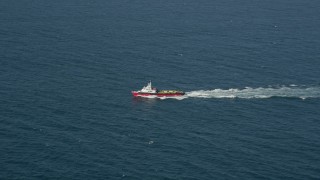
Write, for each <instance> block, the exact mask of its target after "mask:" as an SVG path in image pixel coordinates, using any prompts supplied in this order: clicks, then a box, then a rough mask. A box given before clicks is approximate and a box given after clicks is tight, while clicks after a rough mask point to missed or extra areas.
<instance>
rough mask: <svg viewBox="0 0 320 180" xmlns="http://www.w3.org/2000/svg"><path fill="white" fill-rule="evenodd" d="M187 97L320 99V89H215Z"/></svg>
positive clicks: (190, 93)
mask: <svg viewBox="0 0 320 180" xmlns="http://www.w3.org/2000/svg"><path fill="white" fill-rule="evenodd" d="M186 96H187V97H191V98H243V99H253V98H257V99H265V98H271V97H284V98H301V99H306V98H320V87H309V88H299V87H298V86H297V85H290V87H285V86H283V87H281V88H272V87H268V88H262V87H259V88H251V87H246V88H244V89H234V88H231V89H226V90H224V89H214V90H198V91H190V92H186Z"/></svg>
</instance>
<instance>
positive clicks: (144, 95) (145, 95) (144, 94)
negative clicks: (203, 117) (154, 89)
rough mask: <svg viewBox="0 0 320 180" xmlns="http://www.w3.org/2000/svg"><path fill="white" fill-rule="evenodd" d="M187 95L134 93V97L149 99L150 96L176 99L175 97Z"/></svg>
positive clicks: (178, 93)
mask: <svg viewBox="0 0 320 180" xmlns="http://www.w3.org/2000/svg"><path fill="white" fill-rule="evenodd" d="M184 94H185V93H180V92H177V93H141V92H136V91H132V95H133V96H135V97H137V96H139V97H148V96H157V97H175V96H183V95H184Z"/></svg>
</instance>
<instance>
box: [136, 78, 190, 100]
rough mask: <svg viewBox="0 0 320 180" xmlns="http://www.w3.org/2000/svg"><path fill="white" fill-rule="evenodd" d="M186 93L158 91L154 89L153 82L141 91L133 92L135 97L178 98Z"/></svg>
mask: <svg viewBox="0 0 320 180" xmlns="http://www.w3.org/2000/svg"><path fill="white" fill-rule="evenodd" d="M184 94H185V93H184V92H183V91H178V90H158V89H157V88H155V87H152V85H151V81H150V82H149V83H148V85H147V86H144V87H143V88H142V89H141V90H139V91H132V95H133V96H135V97H152V96H154V97H176V96H183V95H184Z"/></svg>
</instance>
